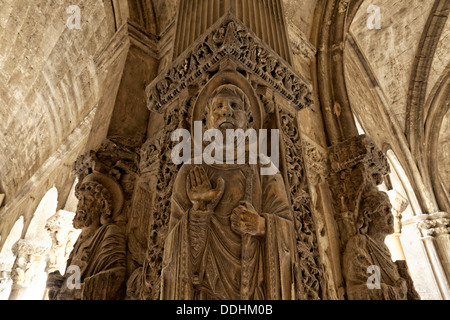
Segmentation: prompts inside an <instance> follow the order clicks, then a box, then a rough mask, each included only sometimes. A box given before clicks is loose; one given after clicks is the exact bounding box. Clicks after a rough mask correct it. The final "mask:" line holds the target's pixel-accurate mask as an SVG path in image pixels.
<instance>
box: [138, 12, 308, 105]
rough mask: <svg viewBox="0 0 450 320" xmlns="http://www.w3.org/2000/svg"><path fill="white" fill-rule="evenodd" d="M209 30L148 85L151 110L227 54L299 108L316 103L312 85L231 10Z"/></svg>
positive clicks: (200, 75)
mask: <svg viewBox="0 0 450 320" xmlns="http://www.w3.org/2000/svg"><path fill="white" fill-rule="evenodd" d="M209 30H210V31H209V32H207V33H206V35H204V36H203V37H200V38H199V39H198V40H197V41H196V42H194V43H193V44H192V45H191V47H190V48H189V49H187V50H186V51H185V52H184V53H183V54H182V55H181V56H180V57H178V58H177V60H176V61H175V62H174V63H173V64H172V65H171V66H170V67H169V68H168V69H167V70H166V71H164V72H162V73H161V75H160V76H158V77H157V78H156V79H155V80H154V81H153V83H152V84H151V85H150V86H148V87H147V90H146V91H147V96H148V105H149V108H150V110H153V111H156V112H161V110H162V106H163V105H166V104H167V103H168V102H170V101H172V100H173V99H174V98H175V97H177V96H178V95H179V93H180V92H182V90H183V89H185V88H186V87H188V86H189V85H191V84H192V83H194V82H196V81H197V79H198V78H201V77H202V76H204V75H205V74H207V73H208V72H210V71H211V70H213V69H214V68H216V67H217V64H218V63H219V62H220V61H221V60H222V59H223V57H225V56H229V57H230V58H231V59H233V60H234V61H236V62H239V63H240V64H241V65H242V66H243V67H245V68H246V69H247V70H249V71H251V72H253V73H254V74H256V75H258V76H259V78H260V79H261V80H263V81H264V82H265V83H266V84H267V85H268V86H270V87H272V88H274V89H275V90H276V91H278V92H279V93H280V94H281V95H282V96H283V97H284V98H286V99H287V100H288V101H291V102H292V103H293V104H294V105H296V106H297V107H298V109H302V108H305V107H309V106H310V105H312V104H313V99H312V94H311V90H312V88H311V85H310V84H309V83H308V82H307V81H306V80H304V79H303V77H302V76H300V75H299V74H297V73H296V72H295V71H294V69H293V68H292V67H291V66H290V65H289V64H288V63H286V62H285V61H284V60H283V59H282V58H281V57H279V56H278V54H277V53H275V52H274V51H273V50H272V49H270V48H269V47H267V45H265V44H263V43H262V42H261V40H259V39H258V38H257V37H256V35H254V34H253V33H252V32H251V31H249V30H248V29H247V28H246V27H245V26H244V25H242V23H241V22H240V21H239V20H237V19H236V18H235V17H234V16H233V15H232V14H231V13H230V14H228V15H226V16H225V17H224V18H223V19H221V20H219V21H218V22H217V23H216V24H215V25H214V26H212V27H211V28H210V29H209Z"/></svg>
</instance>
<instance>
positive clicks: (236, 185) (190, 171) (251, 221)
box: [161, 84, 297, 300]
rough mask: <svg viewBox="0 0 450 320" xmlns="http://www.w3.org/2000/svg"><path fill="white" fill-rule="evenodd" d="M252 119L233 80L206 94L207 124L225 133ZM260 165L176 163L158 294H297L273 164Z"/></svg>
mask: <svg viewBox="0 0 450 320" xmlns="http://www.w3.org/2000/svg"><path fill="white" fill-rule="evenodd" d="M252 122H253V117H252V113H251V107H250V103H249V99H248V97H247V96H246V94H245V93H244V92H243V91H242V90H241V89H239V88H238V87H237V86H235V85H231V84H225V85H221V86H219V87H217V88H216V89H215V90H214V91H213V93H212V94H211V96H210V97H209V99H208V100H207V103H206V110H205V112H204V126H205V127H206V129H218V130H220V131H221V132H222V133H223V134H224V135H225V132H226V130H227V129H234V130H237V129H242V130H244V131H246V130H247V129H249V128H250V127H251V125H252ZM244 140H245V139H244ZM241 142H242V141H241ZM241 142H239V141H238V143H237V144H236V146H237V145H239V143H241ZM244 143H245V142H244ZM224 148H225V146H224ZM235 151H236V150H235ZM222 153H223V154H224V152H222ZM260 166H261V164H249V163H245V164H237V163H234V164H220V163H214V164H206V163H202V164H197V165H196V164H192V163H191V164H187V163H184V164H183V166H182V167H181V169H180V171H179V172H178V174H177V177H176V180H175V183H174V187H173V193H172V198H171V212H170V222H169V233H168V236H167V238H166V242H165V247H164V257H163V268H162V275H161V299H169V300H174V299H176V300H179V299H187V300H236V299H250V300H264V299H286V300H288V299H296V297H295V287H294V283H295V281H294V265H295V261H296V260H295V259H296V256H297V254H296V246H295V231H294V226H293V216H292V212H291V210H290V203H289V201H288V198H287V194H286V189H285V185H284V181H283V178H282V176H281V175H280V173H279V171H277V173H276V174H273V175H260V173H259V172H260Z"/></svg>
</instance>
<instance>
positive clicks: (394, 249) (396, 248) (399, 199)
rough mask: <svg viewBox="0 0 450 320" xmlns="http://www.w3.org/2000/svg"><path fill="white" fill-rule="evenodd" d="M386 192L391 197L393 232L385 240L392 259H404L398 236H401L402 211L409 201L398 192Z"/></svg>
mask: <svg viewBox="0 0 450 320" xmlns="http://www.w3.org/2000/svg"><path fill="white" fill-rule="evenodd" d="M388 194H389V198H390V199H391V204H392V214H393V215H394V233H393V234H391V235H389V236H387V237H386V240H385V242H386V245H387V246H388V247H389V251H390V252H391V254H392V259H393V260H394V261H396V260H406V257H405V253H404V252H403V247H402V243H401V240H400V238H401V236H402V222H401V220H402V213H403V212H404V211H405V210H406V208H407V207H408V205H409V201H408V200H407V199H405V198H404V197H403V196H402V195H400V194H399V193H398V192H395V191H394V192H391V191H389V192H388Z"/></svg>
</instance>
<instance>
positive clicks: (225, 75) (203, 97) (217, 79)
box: [191, 70, 262, 133]
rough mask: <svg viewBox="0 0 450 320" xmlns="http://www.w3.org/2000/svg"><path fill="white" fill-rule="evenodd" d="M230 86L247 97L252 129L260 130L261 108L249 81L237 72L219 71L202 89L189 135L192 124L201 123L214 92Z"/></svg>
mask: <svg viewBox="0 0 450 320" xmlns="http://www.w3.org/2000/svg"><path fill="white" fill-rule="evenodd" d="M225 84H231V85H234V86H236V87H238V88H239V89H241V90H242V91H243V92H244V94H245V95H246V96H247V97H248V100H249V102H250V109H251V111H252V115H253V122H254V124H255V125H254V129H256V130H258V129H262V108H261V104H260V102H259V99H258V97H257V95H256V93H255V91H254V90H253V88H252V86H251V85H250V83H249V81H248V80H247V79H246V78H245V77H244V76H243V75H242V74H240V73H239V72H237V71H230V70H226V71H220V72H219V73H217V74H216V75H215V76H214V77H212V78H211V79H210V80H209V81H208V83H207V84H206V85H205V87H204V88H203V89H201V91H200V94H199V96H198V98H197V101H196V102H195V105H194V108H193V111H192V112H193V114H192V118H191V119H192V123H191V133H192V132H194V122H195V121H202V117H203V113H204V112H205V108H206V103H207V102H208V99H209V97H210V96H211V95H212V93H213V92H214V90H216V89H217V88H218V87H220V86H222V85H225Z"/></svg>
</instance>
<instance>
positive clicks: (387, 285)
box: [343, 190, 419, 300]
mask: <svg viewBox="0 0 450 320" xmlns="http://www.w3.org/2000/svg"><path fill="white" fill-rule="evenodd" d="M359 212H360V214H359V217H358V219H357V228H358V232H359V233H358V234H357V235H356V236H354V237H352V238H350V240H349V241H348V243H347V246H346V249H345V252H344V257H343V261H344V266H343V271H344V277H345V281H346V285H347V295H348V299H349V300H407V299H408V300H412V299H419V296H418V294H417V293H416V291H415V290H414V288H413V286H412V281H411V279H410V277H409V275H408V274H407V272H405V266H404V265H403V264H401V263H398V264H397V263H394V262H393V261H392V258H391V254H390V252H389V250H388V248H387V246H386V245H385V243H384V240H385V238H386V236H387V235H389V234H392V233H393V232H394V217H393V215H392V214H391V204H390V202H389V197H388V195H387V194H386V193H384V192H382V191H377V190H372V191H369V192H367V193H366V194H365V195H363V199H362V201H361V204H360V209H359ZM371 275H374V278H373V281H371V279H369V278H370V277H371Z"/></svg>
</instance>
